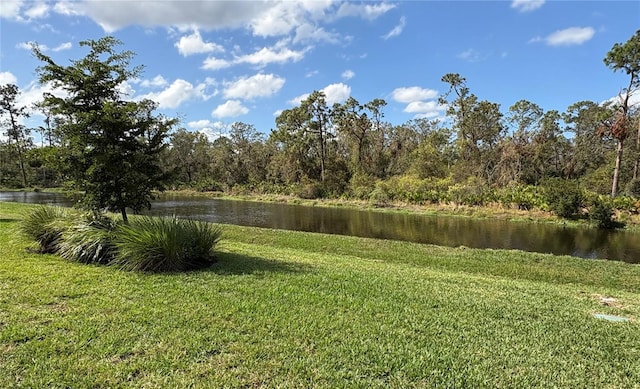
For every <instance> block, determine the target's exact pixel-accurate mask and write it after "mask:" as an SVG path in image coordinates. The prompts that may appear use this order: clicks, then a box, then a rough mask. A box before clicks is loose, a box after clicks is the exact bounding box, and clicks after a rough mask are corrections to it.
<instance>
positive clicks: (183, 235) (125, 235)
mask: <svg viewBox="0 0 640 389" xmlns="http://www.w3.org/2000/svg"><path fill="white" fill-rule="evenodd" d="M221 234H222V230H221V229H220V228H219V227H218V226H216V225H214V224H211V223H205V222H200V221H195V220H183V219H176V218H160V217H141V218H134V219H132V220H131V221H130V222H129V223H128V224H122V225H119V226H118V228H117V229H116V241H115V246H116V248H117V254H116V258H115V260H114V261H112V264H114V265H116V266H119V267H120V268H122V269H124V270H140V271H150V272H164V271H184V270H192V269H200V268H204V267H207V266H209V265H211V264H212V263H213V260H214V257H213V255H214V252H213V249H214V247H215V246H216V244H217V243H218V242H219V240H220V237H221Z"/></svg>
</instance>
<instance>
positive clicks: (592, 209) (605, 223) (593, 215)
mask: <svg viewBox="0 0 640 389" xmlns="http://www.w3.org/2000/svg"><path fill="white" fill-rule="evenodd" d="M613 214H614V212H613V207H612V205H611V203H610V202H609V201H606V200H603V199H602V198H600V197H596V198H595V199H594V200H593V201H592V202H591V204H589V220H590V221H591V223H592V224H593V225H594V226H596V227H597V228H603V229H612V228H617V227H619V223H616V222H615V221H614V220H613Z"/></svg>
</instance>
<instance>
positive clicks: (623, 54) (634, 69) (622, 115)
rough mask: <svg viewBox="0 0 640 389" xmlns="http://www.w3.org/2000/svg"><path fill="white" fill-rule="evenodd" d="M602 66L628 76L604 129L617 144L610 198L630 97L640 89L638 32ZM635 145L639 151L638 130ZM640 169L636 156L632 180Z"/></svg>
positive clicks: (639, 157) (614, 49) (613, 50)
mask: <svg viewBox="0 0 640 389" xmlns="http://www.w3.org/2000/svg"><path fill="white" fill-rule="evenodd" d="M604 64H605V65H607V67H608V68H610V69H612V70H613V71H614V72H617V71H618V70H622V71H624V72H625V73H626V74H627V75H628V76H629V84H628V85H627V87H626V88H624V89H623V90H622V91H621V92H620V94H619V95H618V100H619V102H618V109H619V112H618V113H617V115H616V118H615V120H613V122H612V123H611V125H610V126H608V127H604V132H606V133H607V134H610V135H611V136H613V138H615V139H616V140H617V142H618V147H617V150H616V168H615V170H614V173H613V184H612V188H611V196H615V195H616V194H617V191H618V179H619V176H620V164H621V161H622V153H623V149H624V141H625V139H626V138H627V137H628V136H629V128H628V127H629V126H628V123H629V114H630V108H631V107H630V103H629V102H630V99H631V95H632V94H633V93H634V91H636V90H637V89H638V88H639V87H640V30H638V31H636V33H635V34H634V35H633V36H632V37H631V38H630V39H629V40H628V41H627V42H625V43H616V44H614V45H613V47H612V48H611V50H609V52H608V53H607V56H606V57H605V58H604ZM636 145H637V146H638V149H640V129H638V133H637V136H636ZM639 167H640V155H637V156H636V163H635V167H634V179H635V178H637V176H638V169H639Z"/></svg>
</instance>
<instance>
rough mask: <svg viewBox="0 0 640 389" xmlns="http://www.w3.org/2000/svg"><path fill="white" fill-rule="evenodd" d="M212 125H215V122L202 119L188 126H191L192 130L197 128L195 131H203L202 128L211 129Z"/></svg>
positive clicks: (189, 123)
mask: <svg viewBox="0 0 640 389" xmlns="http://www.w3.org/2000/svg"><path fill="white" fill-rule="evenodd" d="M212 124H213V122H212V121H211V120H207V119H202V120H196V121H191V122H188V123H187V126H189V127H191V128H195V129H201V128H206V127H211V126H212Z"/></svg>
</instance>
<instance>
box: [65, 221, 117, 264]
mask: <svg viewBox="0 0 640 389" xmlns="http://www.w3.org/2000/svg"><path fill="white" fill-rule="evenodd" d="M117 226H118V223H116V221H114V220H113V219H111V218H109V217H108V216H105V215H99V214H98V215H92V216H91V217H89V218H87V219H86V220H83V221H81V222H80V223H78V224H76V225H74V226H72V227H70V228H69V229H67V230H66V231H64V232H63V233H62V240H61V242H60V244H59V251H58V253H59V254H60V256H61V257H63V258H66V259H68V260H70V261H74V262H81V263H98V264H108V263H109V262H111V261H113V260H114V259H115V254H116V248H115V245H114V240H115V236H114V231H115V230H116V227H117Z"/></svg>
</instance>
